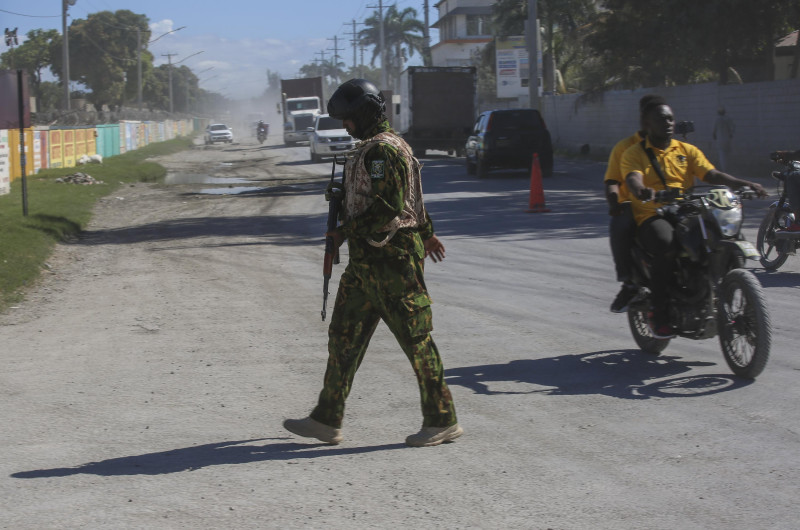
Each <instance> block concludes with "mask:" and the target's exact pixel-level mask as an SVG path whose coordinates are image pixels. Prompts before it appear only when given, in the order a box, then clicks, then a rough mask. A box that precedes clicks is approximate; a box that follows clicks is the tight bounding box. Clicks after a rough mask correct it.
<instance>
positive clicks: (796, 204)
mask: <svg viewBox="0 0 800 530" xmlns="http://www.w3.org/2000/svg"><path fill="white" fill-rule="evenodd" d="M786 196H787V198H788V199H789V204H790V205H791V206H792V209H793V210H794V211H795V212H800V171H790V172H788V173H787V174H786ZM796 222H798V223H800V219H796Z"/></svg>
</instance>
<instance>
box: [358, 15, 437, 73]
mask: <svg viewBox="0 0 800 530" xmlns="http://www.w3.org/2000/svg"><path fill="white" fill-rule="evenodd" d="M364 25H365V28H364V29H362V30H361V31H360V32H359V33H358V38H359V42H360V43H361V44H362V45H363V46H372V47H373V49H372V59H371V60H370V65H372V66H374V65H375V59H376V58H378V57H379V56H380V54H381V39H380V20H379V16H378V13H377V12H375V13H374V14H373V15H372V16H371V17H369V18H367V19H366V20H364ZM424 30H425V25H424V23H423V22H422V21H421V20H419V19H417V10H416V9H413V8H411V7H407V8H405V9H404V10H403V11H398V10H397V6H395V5H392V6H390V7H389V8H388V9H387V10H386V12H385V13H384V14H383V34H384V43H385V45H386V61H387V64H385V65H381V66H382V67H383V68H386V71H387V76H388V79H389V87H391V86H394V81H395V80H396V79H398V78H399V77H400V72H401V71H402V70H403V69H404V68H405V63H406V62H407V61H408V59H409V58H410V57H413V56H414V53H415V52H419V53H420V54H421V53H422V52H423V45H424V37H423V33H424ZM383 88H388V87H383Z"/></svg>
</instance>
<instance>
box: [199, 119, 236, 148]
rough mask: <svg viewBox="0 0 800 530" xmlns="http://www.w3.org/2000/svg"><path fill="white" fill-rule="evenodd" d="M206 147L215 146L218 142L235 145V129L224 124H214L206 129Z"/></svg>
mask: <svg viewBox="0 0 800 530" xmlns="http://www.w3.org/2000/svg"><path fill="white" fill-rule="evenodd" d="M205 141H206V145H208V144H214V143H217V142H227V143H229V144H232V143H233V129H231V128H230V127H228V126H227V125H225V124H224V123H212V124H210V125H209V126H208V127H206V134H205Z"/></svg>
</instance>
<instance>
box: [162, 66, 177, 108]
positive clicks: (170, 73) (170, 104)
mask: <svg viewBox="0 0 800 530" xmlns="http://www.w3.org/2000/svg"><path fill="white" fill-rule="evenodd" d="M173 55H178V54H177V53H162V54H161V56H162V57H166V58H167V63H168V64H169V68H168V69H167V71H168V72H169V76H168V77H169V113H170V114H172V56H173Z"/></svg>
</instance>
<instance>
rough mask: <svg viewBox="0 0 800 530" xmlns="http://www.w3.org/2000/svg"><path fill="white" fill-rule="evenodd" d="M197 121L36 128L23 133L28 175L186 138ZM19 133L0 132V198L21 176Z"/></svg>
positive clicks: (14, 131)
mask: <svg viewBox="0 0 800 530" xmlns="http://www.w3.org/2000/svg"><path fill="white" fill-rule="evenodd" d="M198 123H199V122H198V121H197V120H192V119H188V120H169V121H164V122H155V121H145V122H142V121H122V122H120V123H114V124H103V125H97V126H95V127H60V128H47V127H35V128H32V129H25V130H24V141H25V175H26V176H29V175H33V174H35V173H36V172H38V171H39V170H41V169H46V168H60V167H75V166H76V165H77V163H78V160H79V159H80V157H81V156H83V155H88V156H91V155H94V154H99V155H101V156H102V157H103V158H107V157H112V156H115V155H119V154H122V153H125V152H127V151H133V150H135V149H139V148H141V147H144V146H146V145H148V144H151V143H156V142H164V141H166V140H172V139H173V138H177V137H179V136H187V135H189V134H191V133H192V132H194V131H196V130H200V129H198V128H197V125H198ZM21 162H22V161H21V159H20V134H19V131H18V130H2V129H0V195H2V194H5V193H9V191H10V187H11V182H12V181H14V180H16V179H18V178H20V177H22V163H21Z"/></svg>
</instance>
